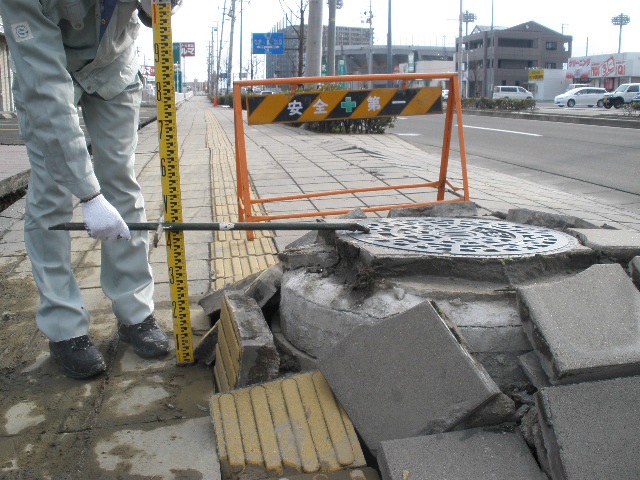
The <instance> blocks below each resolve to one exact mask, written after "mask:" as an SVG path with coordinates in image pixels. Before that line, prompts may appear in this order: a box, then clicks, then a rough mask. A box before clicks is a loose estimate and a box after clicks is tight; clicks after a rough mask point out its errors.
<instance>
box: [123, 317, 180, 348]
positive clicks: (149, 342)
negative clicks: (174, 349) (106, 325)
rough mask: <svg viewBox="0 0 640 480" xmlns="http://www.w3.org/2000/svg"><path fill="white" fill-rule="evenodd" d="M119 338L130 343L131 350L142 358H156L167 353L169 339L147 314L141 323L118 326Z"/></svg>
mask: <svg viewBox="0 0 640 480" xmlns="http://www.w3.org/2000/svg"><path fill="white" fill-rule="evenodd" d="M118 333H119V334H120V340H122V341H123V342H125V343H130V344H131V346H132V347H133V351H134V352H136V354H137V355H138V356H139V357H142V358H158V357H162V356H163V355H166V354H167V353H169V339H168V338H167V335H166V334H165V333H164V332H163V331H162V329H161V328H160V327H159V326H158V324H157V323H156V319H155V318H153V315H149V316H148V317H147V318H145V319H144V321H143V322H142V323H137V324H135V325H124V324H122V323H121V324H120V325H119V326H118Z"/></svg>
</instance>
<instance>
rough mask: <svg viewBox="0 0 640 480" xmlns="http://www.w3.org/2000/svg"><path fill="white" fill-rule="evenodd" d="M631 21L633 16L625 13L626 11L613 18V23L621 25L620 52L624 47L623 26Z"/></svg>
mask: <svg viewBox="0 0 640 480" xmlns="http://www.w3.org/2000/svg"><path fill="white" fill-rule="evenodd" d="M630 21H631V18H630V17H629V15H625V14H624V13H621V14H620V15H618V16H616V17H612V18H611V23H613V24H614V25H620V37H619V39H618V53H620V51H621V49H622V27H623V26H624V25H628V24H629V22H630Z"/></svg>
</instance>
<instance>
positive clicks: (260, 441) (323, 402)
mask: <svg viewBox="0 0 640 480" xmlns="http://www.w3.org/2000/svg"><path fill="white" fill-rule="evenodd" d="M210 404H211V415H212V417H213V425H214V432H215V438H216V447H217V451H218V457H219V460H220V467H221V470H222V479H223V480H229V479H239V480H255V479H261V478H268V477H273V476H282V475H287V476H288V475H293V474H302V473H316V474H319V473H329V472H336V471H339V470H342V469H348V468H359V467H364V466H365V465H366V463H365V459H364V454H363V452H362V448H361V447H360V443H359V441H358V438H357V436H356V432H355V430H354V429H353V424H352V423H351V421H350V420H349V417H348V416H347V414H346V413H345V411H344V409H343V408H342V407H341V406H340V404H339V403H338V402H337V401H336V399H335V397H334V395H333V393H332V392H331V388H330V387H329V385H328V384H327V382H326V380H325V378H324V377H323V376H322V374H321V373H320V372H318V371H315V372H309V373H303V374H299V375H294V376H291V377H286V378H281V379H278V380H274V381H272V382H268V383H263V384H261V385H255V386H252V387H248V388H243V389H240V390H233V391H231V392H226V393H220V394H216V395H214V396H212V397H211V401H210Z"/></svg>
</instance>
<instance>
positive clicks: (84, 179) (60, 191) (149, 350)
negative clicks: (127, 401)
mask: <svg viewBox="0 0 640 480" xmlns="http://www.w3.org/2000/svg"><path fill="white" fill-rule="evenodd" d="M143 7H144V8H145V9H146V10H142V8H143ZM150 8H151V6H150V0H145V5H140V4H139V3H138V1H137V0H0V16H1V17H2V20H3V24H4V30H5V36H6V39H7V43H8V45H9V51H10V54H11V58H12V61H13V64H12V68H13V70H14V73H15V75H14V86H13V89H14V94H15V96H14V99H15V104H16V108H17V112H18V118H19V122H20V133H21V135H22V137H23V138H24V141H25V144H26V147H27V152H28V155H29V161H30V163H31V176H30V179H29V188H28V191H27V206H26V219H25V228H24V239H25V246H26V248H27V252H28V254H29V258H30V260H31V264H32V268H33V277H34V279H35V281H36V284H37V286H38V289H39V291H40V306H39V308H38V312H37V314H36V323H37V325H38V328H39V329H40V330H41V331H42V333H44V335H45V336H46V337H47V338H48V339H49V346H50V351H51V356H52V357H53V358H55V359H57V360H58V361H59V363H60V364H61V365H62V368H63V370H64V372H65V374H66V375H68V376H69V377H73V378H86V377H91V376H94V375H97V374H99V373H101V372H103V371H104V370H105V368H106V365H105V361H104V358H103V357H102V355H101V354H100V352H99V351H98V350H97V349H96V347H95V346H94V345H93V343H92V342H91V340H90V339H89V336H88V332H89V313H88V312H87V310H86V308H85V306H84V302H83V300H82V297H81V295H80V289H79V288H78V285H77V283H76V280H75V278H74V275H73V272H72V270H71V241H70V236H69V233H68V232H65V231H50V230H48V228H49V227H50V226H52V225H55V224H58V223H63V222H68V221H70V220H71V216H72V212H73V206H74V202H75V201H74V197H76V198H77V199H79V200H80V204H81V206H82V215H83V219H84V223H85V226H86V228H87V231H88V233H89V235H90V236H91V237H92V238H95V239H99V240H101V241H102V242H101V246H102V251H101V255H102V259H101V265H102V269H101V274H100V280H101V284H102V290H103V291H104V293H105V295H106V296H107V297H108V298H109V299H110V300H111V303H112V309H113V312H114V314H115V316H116V318H117V320H118V332H119V335H120V339H121V340H122V341H124V342H126V343H130V344H131V345H132V347H133V350H134V351H135V353H137V354H138V355H139V356H141V357H143V358H157V357H160V356H163V355H166V354H167V353H168V352H169V341H168V339H167V336H166V335H165V333H164V332H163V331H162V330H161V329H160V327H159V326H158V324H157V323H156V320H155V319H154V317H153V309H154V304H153V277H152V273H151V267H150V266H149V262H148V250H149V242H148V234H147V233H146V232H130V231H129V229H128V227H127V224H126V223H125V222H144V221H145V220H146V217H145V211H144V201H143V198H142V194H141V190H140V186H139V185H138V182H137V181H136V178H135V173H134V161H135V149H136V143H137V127H138V117H139V110H140V102H141V84H140V80H139V74H138V63H137V59H136V49H135V40H136V37H137V35H138V30H139V28H140V24H139V20H138V14H137V11H138V10H141V12H142V13H141V16H142V17H144V18H145V19H146V20H147V22H148V20H149V18H150V15H151V11H150ZM78 105H80V106H81V107H82V114H83V116H84V121H85V125H86V128H87V130H88V132H89V134H90V136H91V147H92V153H93V164H92V159H91V157H90V155H89V152H88V150H87V146H86V142H85V139H84V135H83V133H82V130H81V129H80V123H79V118H78V110H77V106H78Z"/></svg>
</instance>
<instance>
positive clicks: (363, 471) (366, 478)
mask: <svg viewBox="0 0 640 480" xmlns="http://www.w3.org/2000/svg"><path fill="white" fill-rule="evenodd" d="M269 480H380V476H379V475H378V472H376V471H375V470H374V469H373V468H369V467H364V468H356V469H353V470H340V471H339V472H331V473H325V474H322V476H321V477H319V476H318V474H317V473H308V474H303V475H288V476H286V477H273V478H271V479H269Z"/></svg>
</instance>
